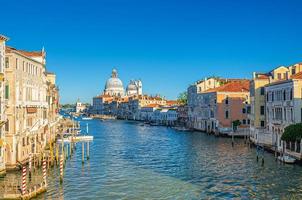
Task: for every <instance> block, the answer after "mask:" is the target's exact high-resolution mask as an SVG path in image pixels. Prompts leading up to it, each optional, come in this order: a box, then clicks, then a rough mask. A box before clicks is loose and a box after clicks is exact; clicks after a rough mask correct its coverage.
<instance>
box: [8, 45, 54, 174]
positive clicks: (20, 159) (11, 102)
mask: <svg viewBox="0 0 302 200" xmlns="http://www.w3.org/2000/svg"><path fill="white" fill-rule="evenodd" d="M45 55H46V54H45V52H44V50H43V49H42V51H38V52H28V51H23V50H17V49H15V48H11V47H6V66H5V73H6V80H5V90H6V91H5V99H6V101H7V109H6V113H7V122H6V125H5V138H6V143H7V145H6V167H7V168H16V167H17V166H18V165H19V164H20V163H25V162H27V160H28V158H29V155H30V154H33V155H37V154H39V153H41V152H42V151H43V149H44V147H45V145H46V139H47V138H46V136H47V134H48V133H47V132H48V128H47V125H48V116H47V112H48V102H47V99H46V95H47V79H46V73H45V64H46V62H45Z"/></svg>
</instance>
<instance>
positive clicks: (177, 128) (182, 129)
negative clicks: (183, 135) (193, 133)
mask: <svg viewBox="0 0 302 200" xmlns="http://www.w3.org/2000/svg"><path fill="white" fill-rule="evenodd" d="M173 128H174V129H175V130H177V131H190V129H187V128H185V127H177V126H176V127H173Z"/></svg>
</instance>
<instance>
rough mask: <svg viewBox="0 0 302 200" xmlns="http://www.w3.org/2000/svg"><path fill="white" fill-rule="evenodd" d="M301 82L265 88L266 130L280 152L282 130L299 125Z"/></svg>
mask: <svg viewBox="0 0 302 200" xmlns="http://www.w3.org/2000/svg"><path fill="white" fill-rule="evenodd" d="M301 93H302V80H287V81H282V82H280V83H276V84H270V85H268V86H267V87H266V96H267V101H266V112H267V117H266V120H267V130H268V131H269V132H270V133H271V134H272V140H273V141H272V143H273V144H276V145H278V149H279V150H282V143H281V140H280V138H281V136H282V134H283V132H284V129H285V128H286V127H287V126H288V125H290V124H295V123H301V122H302V120H301V117H302V109H301V108H302V94H301Z"/></svg>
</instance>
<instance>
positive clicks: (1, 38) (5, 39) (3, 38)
mask: <svg viewBox="0 0 302 200" xmlns="http://www.w3.org/2000/svg"><path fill="white" fill-rule="evenodd" d="M0 40H4V41H8V40H9V38H8V37H6V36H4V35H1V34H0Z"/></svg>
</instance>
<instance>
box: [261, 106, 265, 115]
mask: <svg viewBox="0 0 302 200" xmlns="http://www.w3.org/2000/svg"><path fill="white" fill-rule="evenodd" d="M260 115H264V106H260Z"/></svg>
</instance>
